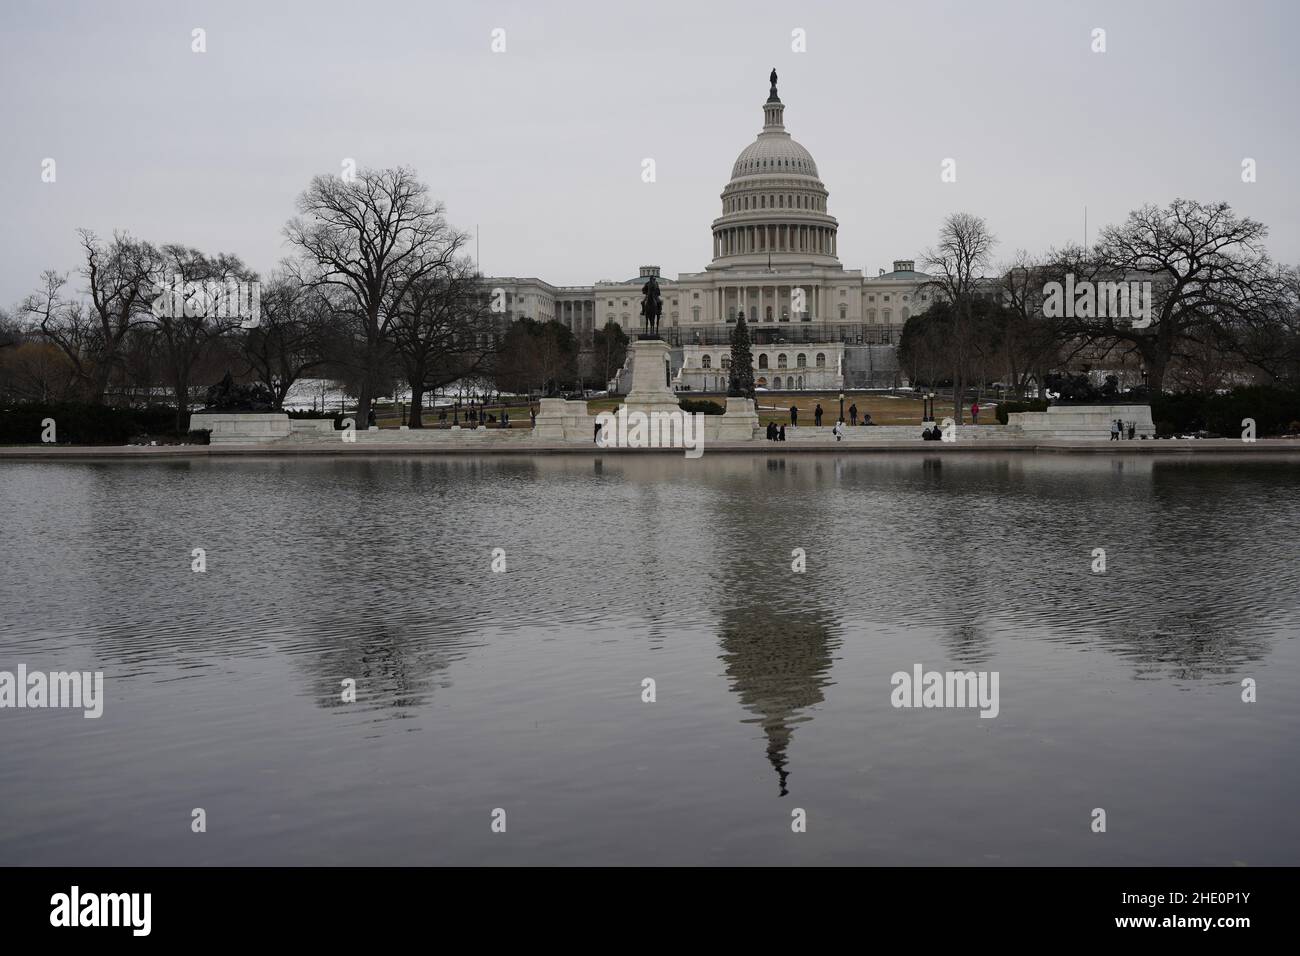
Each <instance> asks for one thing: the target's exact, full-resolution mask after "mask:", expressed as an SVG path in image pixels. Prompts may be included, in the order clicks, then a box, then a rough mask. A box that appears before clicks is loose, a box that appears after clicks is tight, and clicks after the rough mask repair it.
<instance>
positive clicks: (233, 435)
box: [190, 411, 334, 445]
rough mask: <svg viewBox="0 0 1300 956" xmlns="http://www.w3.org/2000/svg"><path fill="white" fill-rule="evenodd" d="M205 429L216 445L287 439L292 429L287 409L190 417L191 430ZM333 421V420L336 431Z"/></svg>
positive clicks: (206, 412)
mask: <svg viewBox="0 0 1300 956" xmlns="http://www.w3.org/2000/svg"><path fill="white" fill-rule="evenodd" d="M197 429H206V430H208V431H210V432H211V433H212V434H211V436H210V437H209V438H208V441H209V442H210V443H211V444H213V445H227V444H232V445H235V444H237V445H243V444H251V443H255V442H256V443H261V442H270V441H279V440H280V439H282V438H288V437H289V435H290V434H291V433H292V431H293V428H292V426H291V424H290V421H289V416H288V415H286V414H285V413H284V412H217V411H202V412H195V413H194V414H193V415H191V416H190V430H191V431H193V430H197ZM333 429H334V423H333V422H332V421H331V422H330V430H331V431H333Z"/></svg>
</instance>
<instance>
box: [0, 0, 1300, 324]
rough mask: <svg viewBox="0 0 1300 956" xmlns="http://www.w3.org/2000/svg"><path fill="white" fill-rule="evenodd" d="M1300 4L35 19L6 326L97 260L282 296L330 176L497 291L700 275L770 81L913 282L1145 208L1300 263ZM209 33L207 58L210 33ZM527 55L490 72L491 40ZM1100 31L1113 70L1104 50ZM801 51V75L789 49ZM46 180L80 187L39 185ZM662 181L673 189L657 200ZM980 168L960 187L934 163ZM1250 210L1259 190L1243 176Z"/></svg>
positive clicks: (855, 233)
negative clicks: (800, 42)
mask: <svg viewBox="0 0 1300 956" xmlns="http://www.w3.org/2000/svg"><path fill="white" fill-rule="evenodd" d="M1297 11H1300V3H1296V2H1288V0H1279V2H1263V0H1234V2H1232V3H1209V2H1205V3H1203V2H1174V0H1168V2H1165V0H1160V2H1156V0H1146V2H1139V0H1124V2H1116V3H1109V2H1107V3H1101V2H1086V0H1085V2H1069V3H1065V2H1046V0H1025V2H1003V0H985V2H980V3H971V2H948V3H933V2H921V0H906V2H904V0H899V2H896V3H889V4H882V3H871V2H858V0H855V2H848V0H842V2H836V3H827V2H806V3H797V4H796V3H790V2H788V0H787V2H771V3H764V2H757V0H746V2H717V0H708V2H692V3H683V2H673V0H666V2H661V3H654V2H648V3H636V4H632V3H624V2H617V0H595V2H587V0H582V2H576V0H575V2H563V3H561V2H555V0H545V2H539V0H533V2H528V3H494V2H477V0H476V2H461V3H455V4H451V3H443V2H413V0H412V2H382V0H377V2H360V0H356V2H346V3H339V2H333V0H311V2H303V3H297V2H295V3H286V2H275V3H272V2H269V0H260V2H243V0H221V2H175V0H173V2H161V0H160V2H130V0H123V2H28V0H5V3H4V6H3V10H2V11H0V28H2V29H3V32H2V33H0V88H2V89H3V90H4V93H3V96H2V98H0V132H2V135H3V140H4V146H3V148H2V149H0V210H3V226H4V246H3V251H4V255H3V256H2V257H0V306H5V307H8V306H11V305H13V304H14V303H15V302H17V300H19V299H20V298H21V297H22V296H23V295H24V294H26V293H27V292H29V291H31V290H33V289H34V288H35V286H36V283H37V280H38V277H39V274H40V271H41V270H42V269H45V268H58V269H60V270H71V269H75V268H76V267H77V265H78V258H77V244H76V235H75V229H76V228H77V227H78V226H87V227H90V228H93V229H95V230H97V231H98V232H100V233H102V234H105V235H107V234H110V233H111V232H112V231H113V230H114V229H125V230H128V231H130V232H131V233H133V234H135V235H138V236H141V237H144V238H148V239H151V240H154V241H157V242H173V241H178V242H184V243H187V244H190V245H195V246H198V247H200V248H203V249H205V250H207V251H209V252H217V251H228V252H234V253H237V254H238V255H240V256H242V257H243V258H244V259H245V261H247V262H248V263H249V264H250V265H251V266H253V267H254V268H256V269H258V270H260V271H262V272H263V273H265V272H266V271H268V270H270V269H271V268H273V267H274V266H275V265H276V263H277V262H278V261H279V260H280V258H281V257H283V256H284V255H285V254H286V252H287V251H288V250H287V248H286V247H285V245H284V243H283V235H282V232H281V230H282V228H283V225H284V222H285V220H286V219H287V218H288V217H289V216H290V215H292V213H293V203H294V199H295V197H296V196H297V194H298V193H299V192H300V191H301V190H302V189H303V187H304V186H305V185H306V183H307V181H308V180H309V179H310V177H311V176H312V175H313V174H316V173H322V172H326V173H328V172H335V173H337V172H339V171H340V169H341V165H340V164H341V162H342V160H343V159H344V157H353V158H355V159H356V160H357V162H358V163H359V164H360V165H363V166H364V165H372V166H390V165H397V164H407V165H410V166H413V167H415V168H416V170H417V171H418V172H419V173H420V175H421V177H422V178H423V179H424V180H425V181H426V182H427V183H429V185H430V187H431V188H432V191H433V193H434V195H435V196H437V197H439V198H441V199H443V200H444V201H445V202H446V204H447V207H448V211H449V215H450V218H451V220H452V222H453V223H454V224H456V225H458V226H460V227H463V228H468V229H471V230H472V229H474V228H475V227H476V226H477V227H479V228H480V230H481V242H482V266H483V268H484V270H485V271H486V272H487V273H489V274H493V275H519V276H539V277H541V278H543V279H546V280H547V281H550V282H552V283H555V284H557V285H580V284H589V283H591V282H593V281H595V280H598V279H626V278H628V277H630V276H633V275H635V274H636V271H637V267H638V266H640V265H643V264H657V265H659V266H661V267H662V268H663V270H664V272H665V274H668V275H676V274H677V273H678V272H694V271H698V270H700V269H702V268H703V267H704V266H705V265H706V264H707V263H708V261H709V254H710V232H709V223H710V221H711V220H712V219H713V218H714V217H716V216H717V215H719V212H720V200H719V193H720V192H721V190H722V187H723V186H724V185H725V184H726V182H727V179H728V177H729V176H730V172H731V165H732V162H733V161H734V160H735V157H736V155H737V154H738V153H739V152H740V150H741V149H743V148H744V147H745V146H746V145H747V144H748V143H750V142H751V141H752V140H753V138H754V136H755V135H756V134H757V132H758V130H759V128H760V127H761V125H762V111H761V105H762V103H763V101H764V100H765V99H766V97H767V75H768V71H769V70H770V69H771V68H772V67H773V66H775V67H776V68H777V70H778V72H779V73H780V76H781V80H780V90H781V98H782V100H783V101H784V102H785V104H786V114H785V118H786V126H787V129H789V131H790V132H791V133H792V134H793V135H794V137H795V138H796V139H798V140H799V141H800V142H802V143H803V144H804V146H806V147H807V148H808V149H809V150H810V151H811V152H812V154H813V156H814V157H815V159H816V160H817V163H818V166H819V169H820V172H821V177H822V179H823V181H824V182H825V183H826V186H827V188H828V189H829V190H830V200H829V208H830V212H831V214H832V215H834V216H836V217H837V218H838V219H839V222H840V232H839V251H840V258H841V260H842V261H843V263H844V265H845V266H846V267H847V268H860V269H864V270H865V271H866V272H867V273H868V274H875V272H876V270H877V269H878V268H880V267H886V268H887V267H888V266H889V264H890V262H891V260H893V259H895V258H913V257H915V258H919V256H920V252H921V250H922V249H923V248H924V247H925V246H926V245H927V244H929V243H930V242H931V241H932V240H933V237H934V235H935V232H936V231H937V229H938V226H939V224H940V221H941V220H942V218H943V217H944V216H945V215H946V214H948V213H949V212H953V211H957V210H964V211H969V212H974V213H977V214H979V215H982V216H985V217H986V218H987V219H988V220H989V222H990V225H991V226H992V228H993V230H994V232H995V233H996V234H997V236H998V237H999V239H1000V240H1001V243H1000V246H999V248H998V252H999V254H1000V255H1001V256H1002V257H1009V256H1010V255H1011V254H1012V253H1013V252H1014V251H1015V250H1016V249H1017V248H1024V249H1029V250H1031V251H1041V250H1044V249H1045V248H1046V247H1048V246H1049V245H1052V244H1058V245H1059V244H1061V243H1063V242H1066V241H1070V240H1079V239H1081V238H1082V233H1083V208H1084V206H1085V205H1087V207H1088V218H1089V223H1090V226H1091V232H1092V234H1093V235H1094V236H1095V234H1096V230H1097V228H1098V227H1099V226H1100V225H1101V224H1104V223H1108V222H1115V221H1119V220H1121V219H1122V218H1123V217H1124V215H1125V214H1126V213H1127V211H1128V210H1129V209H1131V208H1134V207H1136V206H1139V205H1141V204H1142V203H1144V202H1159V203H1165V202H1168V201H1169V200H1170V199H1173V198H1174V197H1176V196H1185V197H1189V198H1195V199H1201V200H1207V201H1209V200H1218V199H1226V200H1228V201H1229V202H1231V203H1232V204H1233V206H1234V207H1235V208H1236V209H1237V210H1238V211H1240V212H1242V213H1245V214H1249V215H1252V216H1254V217H1256V218H1258V219H1261V220H1262V221H1264V222H1265V223H1266V224H1268V225H1269V227H1270V228H1271V236H1270V239H1269V246H1270V249H1271V250H1272V252H1273V255H1274V256H1275V257H1276V258H1278V259H1280V260H1283V261H1286V262H1290V263H1296V262H1297V261H1300V194H1298V192H1297V188H1296V176H1297V173H1298V172H1300V166H1298V165H1297V158H1298V157H1300V149H1298V147H1300V142H1298V139H1300V136H1298V135H1297V130H1298V128H1300V120H1298V117H1300V105H1298V104H1297V93H1300V83H1297V79H1296V62H1297V59H1296V52H1295V51H1296V44H1297V42H1298V41H1300V29H1298V28H1300V12H1297ZM195 27H201V28H203V29H205V30H206V32H207V52H206V53H203V54H196V53H192V52H191V49H190V46H191V30H192V29H193V28H195ZM497 27H500V28H503V29H505V31H506V43H507V52H505V53H501V54H494V53H492V52H491V50H490V43H491V31H492V30H493V28H497ZM1095 27H1102V28H1104V29H1105V30H1106V31H1107V36H1106V43H1107V52H1105V53H1101V54H1097V53H1093V52H1091V50H1090V44H1091V31H1092V30H1093V28H1095ZM796 28H802V29H803V30H805V31H806V34H807V47H808V48H807V52H805V53H795V52H792V51H791V31H792V30H794V29H796ZM46 157H52V158H54V159H55V160H56V163H57V181H56V182H54V183H43V182H42V181H41V162H42V160H43V159H44V158H46ZM644 157H653V158H654V159H655V161H656V164H657V173H658V178H657V182H655V183H653V184H647V183H644V182H642V181H641V160H642V159H643V158H644ZM945 157H953V158H955V159H956V160H957V173H958V177H957V182H956V183H951V184H945V183H942V182H940V177H939V172H940V163H941V161H942V160H943V159H944V158H945ZM1244 157H1252V158H1254V159H1255V160H1256V161H1257V163H1258V182H1256V183H1253V184H1245V183H1242V182H1241V161H1242V159H1243V158H1244Z"/></svg>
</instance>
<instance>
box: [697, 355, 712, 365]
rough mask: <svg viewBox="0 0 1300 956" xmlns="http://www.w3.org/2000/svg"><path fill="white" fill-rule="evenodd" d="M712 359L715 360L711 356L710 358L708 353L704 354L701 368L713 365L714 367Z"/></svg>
mask: <svg viewBox="0 0 1300 956" xmlns="http://www.w3.org/2000/svg"><path fill="white" fill-rule="evenodd" d="M712 361H713V360H712V359H711V358H709V356H707V355H705V356H703V357H702V358H701V359H700V368H712V367H713V365H712V364H711V363H712Z"/></svg>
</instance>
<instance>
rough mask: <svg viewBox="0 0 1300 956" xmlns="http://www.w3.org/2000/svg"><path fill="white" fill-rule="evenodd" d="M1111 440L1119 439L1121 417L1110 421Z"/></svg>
mask: <svg viewBox="0 0 1300 956" xmlns="http://www.w3.org/2000/svg"><path fill="white" fill-rule="evenodd" d="M1110 440H1111V441H1119V419H1118V418H1116V419H1115V420H1114V421H1112V422H1111V423H1110Z"/></svg>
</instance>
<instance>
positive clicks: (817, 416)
mask: <svg viewBox="0 0 1300 956" xmlns="http://www.w3.org/2000/svg"><path fill="white" fill-rule="evenodd" d="M822 414H823V413H822V403H821V402H818V403H817V407H816V408H814V409H813V420H814V421H815V422H816V423H817V427H818V428H821V427H822Z"/></svg>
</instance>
